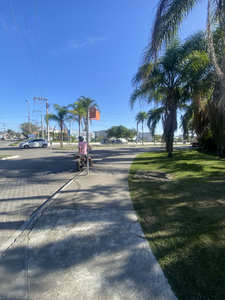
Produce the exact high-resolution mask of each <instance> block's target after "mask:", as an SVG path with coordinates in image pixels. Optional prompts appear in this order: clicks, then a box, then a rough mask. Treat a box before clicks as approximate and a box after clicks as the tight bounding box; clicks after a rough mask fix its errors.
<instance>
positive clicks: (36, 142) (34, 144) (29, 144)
mask: <svg viewBox="0 0 225 300" xmlns="http://www.w3.org/2000/svg"><path fill="white" fill-rule="evenodd" d="M48 146H49V142H48V141H47V140H43V139H32V140H28V141H25V142H22V143H20V144H19V148H25V149H27V148H38V147H42V148H46V147H48Z"/></svg>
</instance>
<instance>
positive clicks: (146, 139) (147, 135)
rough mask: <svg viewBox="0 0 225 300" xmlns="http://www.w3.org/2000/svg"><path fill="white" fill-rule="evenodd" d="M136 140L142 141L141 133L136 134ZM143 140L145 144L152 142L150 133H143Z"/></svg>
mask: <svg viewBox="0 0 225 300" xmlns="http://www.w3.org/2000/svg"><path fill="white" fill-rule="evenodd" d="M138 139H140V140H142V132H140V131H139V132H138ZM143 139H144V141H145V142H153V141H154V139H153V137H152V135H151V133H150V132H143Z"/></svg>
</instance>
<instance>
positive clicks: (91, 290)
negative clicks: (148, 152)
mask: <svg viewBox="0 0 225 300" xmlns="http://www.w3.org/2000/svg"><path fill="white" fill-rule="evenodd" d="M137 154H138V153H134V152H133V153H132V154H131V153H128V154H123V155H121V156H115V157H111V158H106V159H103V160H102V161H99V162H97V163H96V164H95V167H94V168H92V169H91V170H90V175H89V176H88V177H87V176H84V175H81V176H80V177H78V178H77V179H76V180H75V181H74V182H73V183H72V184H71V185H69V186H68V187H67V188H66V189H65V190H64V191H63V192H62V193H61V194H60V195H59V197H58V198H57V199H55V200H54V201H53V202H52V203H51V204H50V206H49V207H47V208H46V210H45V211H44V212H43V214H42V215H41V216H40V217H39V218H38V219H37V220H36V221H35V223H33V224H31V225H30V226H29V227H28V228H27V229H26V230H25V231H24V232H23V233H22V235H20V237H19V238H17V240H16V241H15V242H14V243H13V244H12V245H11V246H10V247H9V248H8V250H7V251H6V252H5V253H4V255H3V257H2V258H1V260H0V284H1V287H0V299H4V300H6V299H10V300H11V299H35V300H36V299H43V300H44V299H48V300H50V299H51V300H52V299H76V300H88V299H93V300H95V299H96V300H97V299H98V300H107V299H110V300H111V299H113V300H119V299H126V300H127V299H131V300H134V299H135V300H136V299H139V300H147V299H154V300H159V299H160V300H162V299H165V300H172V299H174V300H175V299H177V298H176V297H175V295H174V294H173V292H172V291H171V288H170V286H169V284H168V282H167V280H166V278H165V276H164V274H163V272H162V270H161V268H160V267H159V265H158V263H157V262H156V260H155V258H154V256H153V254H152V251H151V249H150V247H149V244H148V242H147V241H146V239H145V237H144V235H143V232H142V229H141V227H140V224H139V222H138V220H137V216H136V214H135V212H134V210H133V205H132V202H131V199H130V195H129V190H128V184H127V180H128V172H129V168H130V165H131V162H132V160H133V158H134V157H135V156H136V155H137Z"/></svg>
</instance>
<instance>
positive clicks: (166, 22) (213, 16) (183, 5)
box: [143, 0, 225, 156]
mask: <svg viewBox="0 0 225 300" xmlns="http://www.w3.org/2000/svg"><path fill="white" fill-rule="evenodd" d="M198 2H200V0H193V1H190V0H182V1H179V0H160V1H159V3H158V8H157V12H156V15H155V21H154V25H153V28H152V34H151V38H150V41H149V43H148V45H147V47H146V48H145V52H144V54H143V59H144V62H145V63H147V62H148V63H149V62H151V61H152V60H156V59H157V57H158V53H159V51H160V50H162V48H163V46H164V45H167V44H168V43H170V42H171V41H172V40H173V38H174V36H176V34H177V31H178V28H179V27H180V25H181V23H182V21H183V20H184V18H186V16H187V15H188V14H189V13H190V12H191V11H192V9H193V8H194V6H195V5H196V4H197V3H198ZM215 26H218V29H219V30H218V31H220V39H219V43H218V42H215V35H214V34H213V32H212V27H213V28H215ZM206 31H207V46H208V47H207V48H208V53H209V57H210V61H211V64H212V66H213V68H212V72H213V74H214V77H215V79H216V81H217V83H215V87H216V89H215V90H214V94H213V97H211V99H210V101H209V103H208V104H209V106H210V107H211V109H210V110H209V112H210V113H211V114H209V118H210V120H211V123H212V126H213V131H214V135H215V139H216V141H217V146H218V155H219V156H221V155H222V146H223V144H224V142H225V141H224V134H223V128H224V122H225V55H224V54H225V53H224V52H225V3H224V1H223V0H208V8H207V29H206ZM218 49H219V50H220V51H218ZM215 117H216V119H215ZM215 121H216V122H215Z"/></svg>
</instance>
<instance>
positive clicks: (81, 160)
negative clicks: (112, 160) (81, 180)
mask: <svg viewBox="0 0 225 300" xmlns="http://www.w3.org/2000/svg"><path fill="white" fill-rule="evenodd" d="M74 159H75V161H76V162H77V171H78V172H81V171H83V169H84V168H85V167H87V156H86V155H76V156H75V157H74Z"/></svg>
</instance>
